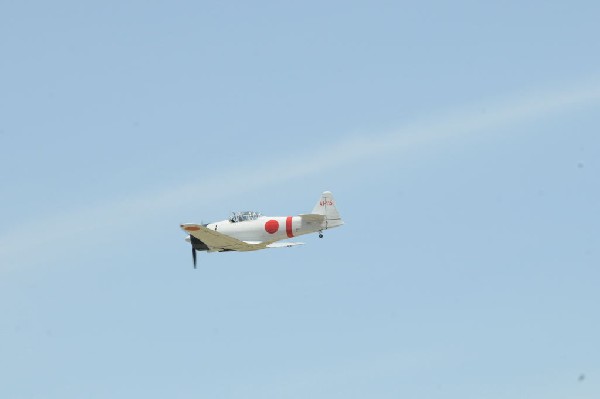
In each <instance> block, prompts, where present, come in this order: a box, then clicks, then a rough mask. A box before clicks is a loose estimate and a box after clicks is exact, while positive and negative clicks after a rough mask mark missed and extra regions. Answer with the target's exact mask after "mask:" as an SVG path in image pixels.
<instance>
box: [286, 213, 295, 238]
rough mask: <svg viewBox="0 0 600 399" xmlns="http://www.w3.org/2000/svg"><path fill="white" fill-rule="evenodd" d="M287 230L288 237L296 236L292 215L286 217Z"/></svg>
mask: <svg viewBox="0 0 600 399" xmlns="http://www.w3.org/2000/svg"><path fill="white" fill-rule="evenodd" d="M285 232H286V233H287V236H288V238H292V237H293V236H294V232H293V231H292V217H291V216H288V217H287V219H285Z"/></svg>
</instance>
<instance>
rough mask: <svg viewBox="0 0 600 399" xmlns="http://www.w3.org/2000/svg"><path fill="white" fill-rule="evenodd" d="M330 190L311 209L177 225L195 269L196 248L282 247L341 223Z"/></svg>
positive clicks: (240, 214) (235, 214)
mask: <svg viewBox="0 0 600 399" xmlns="http://www.w3.org/2000/svg"><path fill="white" fill-rule="evenodd" d="M343 224H344V222H343V221H342V218H341V217H340V214H339V212H338V211H337V209H336V207H335V200H334V199H333V195H332V194H331V192H330V191H325V192H323V194H321V197H320V198H319V201H318V202H317V204H316V205H315V207H314V208H313V210H312V212H311V213H306V214H301V215H298V216H263V215H261V214H260V213H259V212H252V211H246V212H232V215H231V217H230V218H229V219H226V220H221V221H219V222H214V223H208V224H195V223H184V224H182V225H180V227H181V228H182V229H183V231H185V232H186V233H188V234H189V235H188V236H187V237H186V238H185V240H186V241H187V242H189V243H190V244H191V245H192V257H193V259H194V269H195V268H196V251H206V252H227V251H242V252H243V251H257V250H259V249H265V248H283V247H293V246H296V245H303V244H304V243H302V242H290V241H284V242H279V241H281V240H286V239H288V238H292V237H297V236H301V235H304V234H310V233H316V232H318V233H319V238H323V230H327V229H332V228H334V227H338V226H341V225H343Z"/></svg>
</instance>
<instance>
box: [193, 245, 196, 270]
mask: <svg viewBox="0 0 600 399" xmlns="http://www.w3.org/2000/svg"><path fill="white" fill-rule="evenodd" d="M192 258H194V269H195V268H196V248H194V247H192Z"/></svg>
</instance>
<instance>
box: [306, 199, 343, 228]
mask: <svg viewBox="0 0 600 399" xmlns="http://www.w3.org/2000/svg"><path fill="white" fill-rule="evenodd" d="M335 205H336V202H335V199H333V195H332V194H331V191H325V192H324V193H323V194H321V198H319V201H318V202H317V204H316V205H315V207H314V208H313V210H312V213H313V214H316V215H325V228H326V229H327V228H330V227H336V226H340V225H342V224H344V222H343V221H342V218H341V216H340V213H339V212H338V210H337V208H336V207H335Z"/></svg>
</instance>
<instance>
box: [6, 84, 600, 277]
mask: <svg viewBox="0 0 600 399" xmlns="http://www.w3.org/2000/svg"><path fill="white" fill-rule="evenodd" d="M593 83H594V84H590V83H589V82H588V84H585V85H579V86H574V87H570V88H567V89H562V90H553V91H543V92H537V93H533V94H532V93H529V94H527V95H518V96H513V97H512V98H509V99H507V100H504V101H500V102H495V103H493V104H489V103H486V104H478V105H477V106H472V107H463V108H461V109H458V110H457V109H454V110H452V111H451V112H447V113H440V114H437V115H433V116H430V117H428V118H427V120H424V121H416V122H414V123H412V124H407V125H405V126H404V127H401V128H400V129H397V130H394V131H391V132H389V133H379V134H368V135H363V136H350V137H346V138H344V139H342V140H339V141H338V142H333V143H330V144H329V146H327V147H324V148H323V147H321V149H320V150H319V151H317V152H315V151H314V148H310V149H307V150H304V151H303V152H300V153H298V154H295V157H296V159H303V160H306V161H305V162H301V163H290V162H289V158H285V159H280V160H276V161H273V160H270V161H269V163H268V164H265V163H263V164H259V165H258V166H257V167H255V168H246V169H244V170H242V171H240V170H237V169H234V170H230V171H228V172H224V173H221V174H219V175H215V176H213V177H212V178H209V179H208V180H206V179H205V180H202V181H196V182H193V183H189V184H185V185H181V186H175V187H161V188H159V190H158V191H156V192H154V193H152V192H145V193H143V194H134V195H133V196H132V197H130V198H127V199H118V200H113V201H109V202H106V203H104V204H100V205H97V206H94V207H83V208H81V209H79V210H73V211H71V212H66V213H62V214H59V215H49V216H48V217H47V218H46V219H44V220H38V221H29V222H27V224H25V225H22V226H21V227H19V228H17V229H13V230H11V231H6V232H4V233H2V234H1V235H0V265H2V266H5V265H10V264H13V265H17V264H23V263H26V262H27V258H24V256H25V255H26V254H31V251H32V245H35V248H36V251H37V252H38V253H40V252H42V251H45V253H46V254H47V253H48V252H49V251H58V253H59V254H60V253H62V251H64V250H65V249H69V248H70V247H71V246H72V245H73V243H74V242H79V241H83V240H84V239H85V237H90V236H93V237H95V238H98V236H100V237H102V236H103V235H105V234H106V232H107V231H110V232H111V234H117V235H118V234H120V235H125V234H129V233H130V232H131V228H126V227H127V226H128V225H130V224H133V223H136V222H140V221H141V220H148V219H149V218H151V217H152V214H156V213H159V212H164V211H165V210H169V209H175V208H177V207H182V206H189V205H190V204H192V203H194V204H198V205H201V204H206V203H209V202H212V201H215V200H218V199H219V198H223V197H226V196H233V195H240V194H241V193H244V192H247V191H250V190H253V189H257V188H264V187H265V186H271V185H274V184H278V183H280V182H284V181H287V180H290V179H294V178H299V177H303V176H308V175H312V174H315V173H317V172H320V171H322V170H324V169H334V168H339V167H341V166H344V165H348V164H351V163H354V162H359V161H364V160H368V159H371V158H373V157H382V156H386V155H391V154H397V153H399V152H401V151H407V150H410V151H411V152H415V151H418V150H419V148H421V147H423V146H431V145H434V144H435V145H439V144H440V143H443V142H448V141H450V140H453V139H459V138H466V137H469V136H472V135H475V134H478V135H480V134H484V133H485V131H486V130H491V129H497V128H501V127H503V126H506V125H509V124H514V123H516V122H520V121H527V120H536V119H539V118H547V117H552V116H553V114H555V113H558V112H561V111H567V110H570V109H573V108H577V106H586V105H590V104H592V103H594V102H598V101H599V100H600V84H597V83H596V82H595V81H594V82H593ZM484 106H485V108H483V107H484ZM482 109H485V111H482ZM503 134H505V135H506V134H510V131H508V130H507V131H505V132H503ZM226 181H236V184H235V185H229V184H223V182H226ZM173 223H174V224H175V225H176V224H177V223H179V221H178V220H174V221H173ZM34 236H35V244H34V243H33V242H32V237H34ZM92 245H93V244H92ZM42 253H44V252H42ZM42 256H46V255H42Z"/></svg>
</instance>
